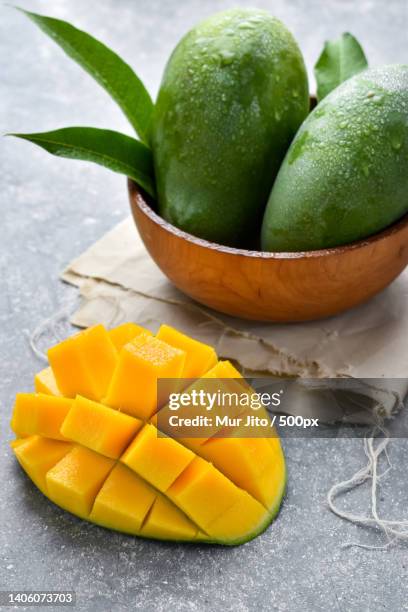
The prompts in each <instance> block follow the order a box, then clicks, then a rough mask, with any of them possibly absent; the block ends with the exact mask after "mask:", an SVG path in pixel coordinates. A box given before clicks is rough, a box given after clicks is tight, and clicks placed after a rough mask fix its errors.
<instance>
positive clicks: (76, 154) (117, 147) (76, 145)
mask: <svg viewBox="0 0 408 612" xmlns="http://www.w3.org/2000/svg"><path fill="white" fill-rule="evenodd" d="M8 136H16V137H17V138H23V139H24V140H29V141H30V142H33V143H34V144H36V145H38V146H40V147H42V148H43V149H45V150H46V151H48V152H49V153H52V154H53V155H58V156H59V157H68V158H70V159H81V160H85V161H91V162H95V163H96V164H99V165H101V166H104V167H105V168H109V170H113V171H114V172H119V173H120V174H125V175H126V176H128V177H129V178H131V179H133V180H134V181H135V182H136V183H137V184H138V185H140V186H141V187H142V188H143V189H144V190H145V191H147V193H149V194H150V195H151V196H153V197H154V195H155V188H154V173H153V158H152V153H151V151H150V149H148V148H147V147H146V145H144V144H142V143H141V142H139V141H138V140H135V139H134V138H131V137H130V136H126V135H125V134H120V133H119V132H113V131H112V130H100V129H98V128H89V127H69V128H63V129H61V130H55V131H53V132H41V133H37V134H8Z"/></svg>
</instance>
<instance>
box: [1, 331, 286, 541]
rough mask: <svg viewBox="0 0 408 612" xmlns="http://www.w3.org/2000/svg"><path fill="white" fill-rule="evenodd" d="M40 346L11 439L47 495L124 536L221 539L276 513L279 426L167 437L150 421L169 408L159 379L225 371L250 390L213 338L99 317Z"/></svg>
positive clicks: (258, 526) (231, 386)
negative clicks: (40, 366) (99, 321)
mask: <svg viewBox="0 0 408 612" xmlns="http://www.w3.org/2000/svg"><path fill="white" fill-rule="evenodd" d="M48 354H49V360H50V367H48V368H45V369H44V370H42V371H41V372H39V374H37V375H36V377H35V390H36V392H35V393H19V394H18V395H17V398H16V402H15V406H14V411H13V416H12V421H11V426H12V429H13V431H14V433H15V434H16V436H17V438H16V440H13V442H12V443H11V446H12V448H13V451H14V453H15V455H16V458H17V460H18V462H19V463H20V465H21V467H22V468H23V469H24V471H25V472H26V473H27V475H28V476H29V477H30V478H31V480H32V481H33V482H34V484H35V485H36V486H37V487H38V488H39V489H40V491H42V493H44V495H46V496H47V497H48V498H49V499H50V500H51V501H53V502H54V503H55V504H57V505H58V506H60V507H61V508H64V509H65V510H67V511H69V512H71V513H73V514H75V515H76V516H78V517H80V518H82V519H85V520H88V521H91V522H94V523H96V524H98V525H101V526H103V527H105V528H108V529H114V530H117V531H122V532H124V533H128V534H131V535H137V536H142V537H149V538H156V539H162V540H179V541H188V542H197V543H198V542H199V543H218V544H228V545H233V544H240V543H243V542H245V541H247V540H250V539H252V538H253V537H255V536H256V535H258V534H259V533H260V532H262V531H263V530H264V529H265V528H266V527H267V526H268V525H269V523H270V522H271V521H272V520H273V518H274V517H275V516H276V514H277V512H278V510H279V507H280V504H281V500H282V498H283V495H284V490H285V482H286V471H285V461H284V456H283V452H282V448H281V445H280V441H279V439H278V438H277V437H276V434H275V436H274V437H254V438H246V437H245V436H244V433H243V431H242V428H241V427H238V426H237V427H236V428H235V429H234V428H233V429H232V431H231V430H230V431H229V432H228V433H226V432H225V433H224V430H223V428H222V426H217V427H215V428H214V429H213V430H211V432H210V434H208V432H207V435H203V436H201V437H200V436H196V437H183V438H175V437H170V436H169V435H166V433H168V432H164V431H160V430H159V429H158V427H160V422H161V420H160V417H161V415H162V414H163V412H164V411H166V410H169V404H168V403H167V402H168V401H169V397H167V398H166V397H161V396H160V394H158V391H157V388H158V387H157V384H158V381H159V380H160V379H162V378H169V379H172V380H176V381H178V382H177V385H176V386H177V391H180V385H183V384H184V385H185V386H184V387H183V390H184V391H189V390H190V391H191V390H194V389H196V390H198V389H200V385H201V386H202V385H204V384H205V383H206V381H207V384H209V383H208V381H210V382H211V384H213V382H214V383H216V382H217V380H218V379H222V381H221V382H222V385H223V386H222V385H221V387H222V388H223V389H227V390H229V391H230V392H236V391H237V390H238V389H241V390H242V388H245V389H246V391H247V392H248V393H252V390H251V388H250V387H249V386H248V385H247V384H246V383H245V381H244V380H243V379H242V377H241V375H240V374H239V372H238V371H237V370H236V368H234V366H233V365H232V364H230V363H229V362H228V361H218V360H217V356H216V353H215V351H214V349H213V348H212V347H210V346H208V345H205V344H203V343H201V342H199V341H197V340H195V339H193V338H189V337H188V336H186V335H185V334H182V333H181V332H179V331H178V330H175V329H173V328H172V327H170V326H167V325H162V327H161V328H160V329H159V331H158V333H157V336H153V335H152V333H151V332H150V331H148V330H145V329H143V328H142V327H140V326H138V325H136V324H134V323H126V324H124V325H121V326H119V327H117V328H115V329H113V330H110V331H107V330H106V329H105V328H104V327H103V326H102V325H97V326H95V327H93V328H90V329H88V330H85V331H83V332H80V333H78V334H76V335H75V336H73V337H71V338H68V339H67V340H64V341H63V342H61V343H60V344H58V345H57V346H54V347H52V348H51V349H50V350H49V353H48ZM191 378H194V379H196V380H195V382H194V383H191V380H190V381H188V380H186V381H185V382H183V381H184V379H191ZM204 388H205V387H204ZM170 391H171V387H169V388H168V389H167V393H169V392H170ZM244 412H245V409H244V408H243V413H244ZM265 414H266V413H263V416H265Z"/></svg>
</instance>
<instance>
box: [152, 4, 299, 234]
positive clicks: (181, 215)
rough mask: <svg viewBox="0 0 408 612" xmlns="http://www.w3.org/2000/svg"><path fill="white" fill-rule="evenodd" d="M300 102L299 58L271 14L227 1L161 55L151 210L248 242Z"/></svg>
mask: <svg viewBox="0 0 408 612" xmlns="http://www.w3.org/2000/svg"><path fill="white" fill-rule="evenodd" d="M308 109H309V97H308V82H307V74H306V70H305V66H304V62H303V58H302V55H301V53H300V51H299V48H298V46H297V44H296V42H295V40H294V39H293V37H292V35H291V34H290V32H289V31H288V30H287V29H286V28H285V26H284V25H283V24H282V23H281V22H280V21H278V20H277V19H275V18H273V17H272V16H270V15H269V14H268V13H266V12H265V11H260V10H255V9H232V10H229V11H225V12H222V13H219V14H216V15H214V16H213V17H211V18H209V19H208V20H206V21H204V22H202V23H201V24H199V25H198V26H197V27H195V28H193V29H192V30H191V31H190V32H189V33H188V34H187V35H186V36H185V37H184V38H183V39H182V40H181V41H180V43H179V44H178V45H177V47H176V49H175V50H174V52H173V54H172V55H171V57H170V59H169V62H168V64H167V66H166V69H165V72H164V76H163V80H162V83H161V87H160V91H159V95H158V99H157V102H156V107H155V114H154V119H153V127H152V139H151V141H152V148H153V152H154V160H155V172H156V181H157V188H158V201H159V212H160V214H161V215H162V216H163V217H164V218H165V219H166V220H168V221H169V222H170V223H172V224H174V225H175V226H177V227H178V228H181V229H183V230H185V231H187V232H189V233H191V234H194V235H195V236H199V237H201V238H205V239H207V240H210V241H213V242H218V243H221V244H226V245H242V244H243V242H244V241H248V240H247V239H248V238H249V236H250V235H251V234H252V233H253V232H254V231H255V229H256V231H257V233H259V226H260V223H261V220H262V213H263V210H264V208H265V205H266V202H267V199H268V195H269V192H270V189H271V186H272V183H273V181H274V178H275V176H276V173H277V171H278V168H279V165H280V163H281V161H282V159H283V157H284V155H285V153H286V150H287V148H288V146H289V144H290V142H291V140H292V138H293V136H294V135H295V133H296V130H297V129H298V127H299V125H300V124H301V122H302V121H303V119H304V118H305V117H306V115H307V113H308Z"/></svg>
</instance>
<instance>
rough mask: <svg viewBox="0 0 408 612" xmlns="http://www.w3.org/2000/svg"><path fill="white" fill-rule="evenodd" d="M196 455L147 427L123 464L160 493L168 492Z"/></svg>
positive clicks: (139, 434)
mask: <svg viewBox="0 0 408 612" xmlns="http://www.w3.org/2000/svg"><path fill="white" fill-rule="evenodd" d="M194 457H195V455H194V453H193V452H192V451H190V450H189V449H188V448H186V447H185V446H182V445H181V444H179V443H178V442H177V441H176V440H173V439H172V438H168V437H167V436H162V437H160V436H159V435H158V431H157V429H156V427H154V425H151V424H149V423H148V424H146V425H145V426H144V427H143V429H142V430H141V431H140V432H139V433H138V435H137V436H136V438H135V439H134V440H133V442H132V443H131V444H130V446H129V447H128V448H127V449H126V451H125V453H124V454H123V456H122V457H121V461H123V463H125V464H126V465H127V466H128V467H130V468H131V469H132V470H134V471H135V472H136V473H137V474H139V476H141V477H142V478H144V479H145V480H146V481H147V482H149V483H150V484H152V485H153V486H154V487H156V489H158V490H159V491H166V490H167V489H168V488H169V486H170V485H171V484H172V483H173V482H174V481H175V480H176V478H177V477H178V476H179V475H180V474H181V473H182V472H183V471H184V469H185V468H186V467H187V466H188V464H189V463H191V461H193V459H194Z"/></svg>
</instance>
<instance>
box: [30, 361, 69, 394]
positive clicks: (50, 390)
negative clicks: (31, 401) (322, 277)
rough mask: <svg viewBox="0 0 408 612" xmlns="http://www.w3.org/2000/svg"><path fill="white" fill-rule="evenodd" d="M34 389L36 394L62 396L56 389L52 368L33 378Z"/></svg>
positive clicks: (45, 369)
mask: <svg viewBox="0 0 408 612" xmlns="http://www.w3.org/2000/svg"><path fill="white" fill-rule="evenodd" d="M34 388H35V391H36V393H46V394H47V395H62V393H61V391H60V390H59V389H58V385H57V381H56V380H55V376H54V372H53V371H52V368H51V367H50V366H48V368H44V369H43V370H41V372H38V374H36V375H35V377H34Z"/></svg>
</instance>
